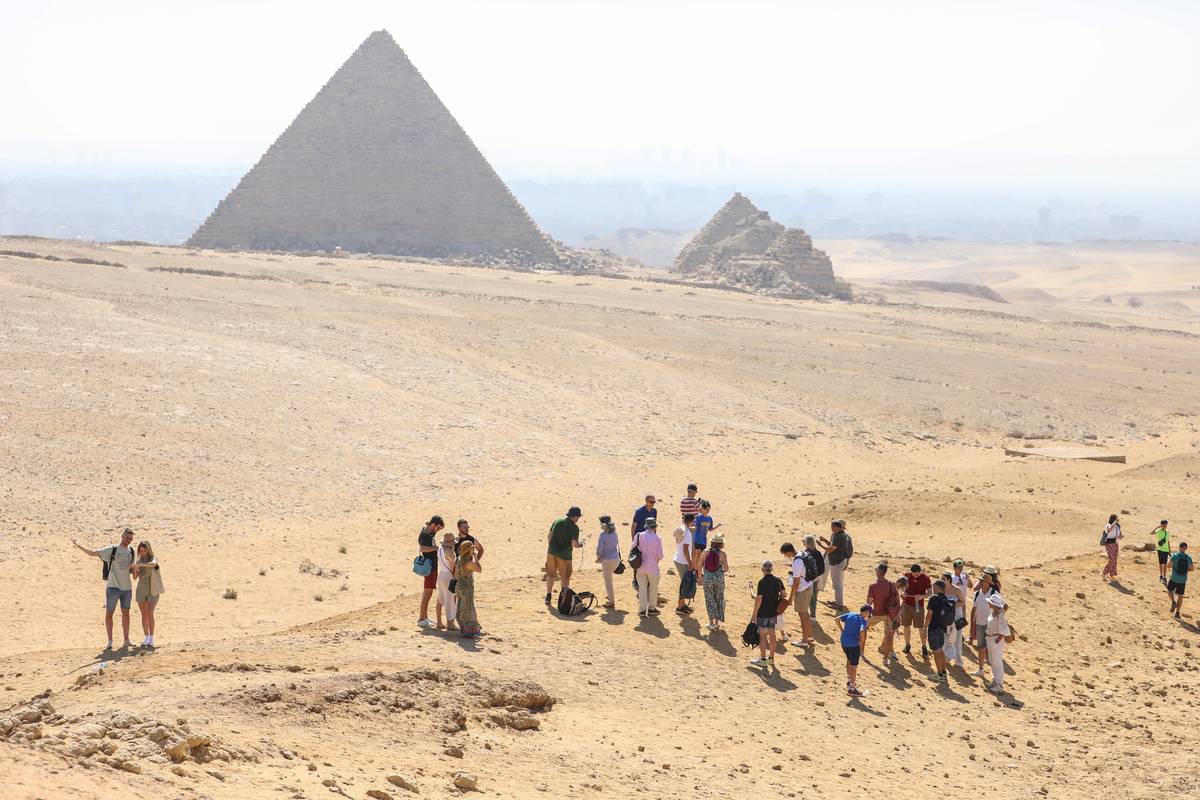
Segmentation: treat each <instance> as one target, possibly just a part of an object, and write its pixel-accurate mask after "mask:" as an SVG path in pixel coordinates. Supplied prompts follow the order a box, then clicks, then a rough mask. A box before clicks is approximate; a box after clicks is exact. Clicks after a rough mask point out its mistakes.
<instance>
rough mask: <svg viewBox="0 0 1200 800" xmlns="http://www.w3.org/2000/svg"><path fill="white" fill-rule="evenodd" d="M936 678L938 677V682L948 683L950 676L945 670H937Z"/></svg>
mask: <svg viewBox="0 0 1200 800" xmlns="http://www.w3.org/2000/svg"><path fill="white" fill-rule="evenodd" d="M937 679H938V683H949V682H950V676H949V675H947V674H946V673H945V672H939V673H938V677H937Z"/></svg>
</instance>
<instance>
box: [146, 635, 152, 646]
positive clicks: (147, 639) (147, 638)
mask: <svg viewBox="0 0 1200 800" xmlns="http://www.w3.org/2000/svg"><path fill="white" fill-rule="evenodd" d="M146 644H147V645H149V646H150V647H154V637H153V636H147V637H146Z"/></svg>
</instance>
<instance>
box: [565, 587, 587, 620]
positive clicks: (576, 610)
mask: <svg viewBox="0 0 1200 800" xmlns="http://www.w3.org/2000/svg"><path fill="white" fill-rule="evenodd" d="M594 605H596V595H594V594H592V593H591V592H576V591H575V590H574V589H563V590H561V591H560V592H559V593H558V613H560V614H562V615H563V616H567V617H574V616H576V615H578V614H582V613H583V612H585V611H591V609H592V606H594Z"/></svg>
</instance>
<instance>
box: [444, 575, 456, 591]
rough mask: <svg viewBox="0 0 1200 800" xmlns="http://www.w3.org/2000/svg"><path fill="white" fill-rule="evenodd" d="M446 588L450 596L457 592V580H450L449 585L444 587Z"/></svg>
mask: <svg viewBox="0 0 1200 800" xmlns="http://www.w3.org/2000/svg"><path fill="white" fill-rule="evenodd" d="M446 588H447V589H449V590H450V594H454V593H455V592H456V591H458V578H451V579H450V583H449V585H447V586H446Z"/></svg>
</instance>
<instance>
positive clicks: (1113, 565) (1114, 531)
mask: <svg viewBox="0 0 1200 800" xmlns="http://www.w3.org/2000/svg"><path fill="white" fill-rule="evenodd" d="M1123 536H1124V534H1122V533H1121V522H1120V520H1118V519H1117V515H1116V514H1110V515H1109V516H1108V524H1107V525H1105V526H1104V535H1103V536H1102V537H1101V539H1100V542H1101V543H1102V544H1103V545H1104V551H1105V552H1106V553H1107V554H1108V563H1107V564H1105V565H1104V571H1103V572H1101V573H1100V580H1102V581H1104V580H1108V581H1111V580H1114V579H1116V577H1117V552H1118V547H1119V545H1118V544H1117V543H1118V542H1119V541H1120V540H1121V538H1122V537H1123Z"/></svg>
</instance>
